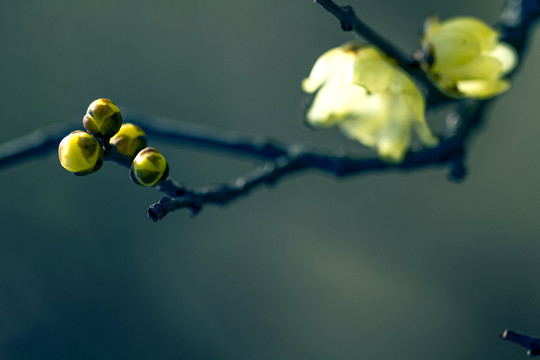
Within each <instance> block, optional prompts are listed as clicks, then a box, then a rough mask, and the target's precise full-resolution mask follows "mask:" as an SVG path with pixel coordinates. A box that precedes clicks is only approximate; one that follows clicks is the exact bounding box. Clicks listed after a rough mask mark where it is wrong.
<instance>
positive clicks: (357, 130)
mask: <svg viewBox="0 0 540 360" xmlns="http://www.w3.org/2000/svg"><path fill="white" fill-rule="evenodd" d="M302 87H303V89H304V91H306V92H308V93H314V92H317V93H316V95H315V98H314V99H313V103H312V105H311V107H310V109H309V110H308V112H307V114H306V120H307V122H308V124H309V125H311V126H314V127H330V126H333V125H337V126H338V127H339V128H340V129H341V131H342V132H343V133H344V134H345V135H347V136H348V137H350V138H352V139H354V140H357V141H359V142H360V143H362V144H364V145H366V146H369V147H372V148H374V149H376V150H377V152H378V154H379V157H380V158H381V159H383V160H385V161H387V162H392V163H400V162H401V161H403V158H404V157H405V154H406V153H407V150H408V148H409V146H410V143H411V138H412V133H413V130H414V132H415V133H416V135H417V136H418V137H419V138H420V140H421V141H422V142H423V143H424V144H425V145H427V146H436V145H437V143H438V141H437V139H436V138H435V137H434V136H433V135H432V134H431V131H430V130H429V128H428V126H427V123H426V119H425V114H424V113H425V107H426V104H425V99H424V96H423V95H422V93H421V92H420V90H419V89H418V88H417V87H416V85H415V83H414V82H413V81H412V80H411V79H410V78H409V76H408V75H407V74H406V73H405V72H404V71H402V70H401V69H400V68H398V67H396V66H395V65H393V64H392V63H391V62H390V61H389V60H388V59H387V58H386V57H385V56H384V55H383V54H382V53H381V52H380V51H379V50H377V49H376V48H374V47H372V46H363V45H362V44H361V43H359V42H358V41H351V42H348V43H345V44H344V45H342V46H340V47H337V48H334V49H331V50H329V51H327V52H325V53H324V54H323V55H322V56H321V57H319V59H317V61H316V62H315V65H314V66H313V69H312V70H311V73H310V75H309V78H306V79H304V81H303V83H302Z"/></svg>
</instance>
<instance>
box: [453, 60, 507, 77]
mask: <svg viewBox="0 0 540 360" xmlns="http://www.w3.org/2000/svg"><path fill="white" fill-rule="evenodd" d="M502 69H503V68H502V64H501V62H500V61H499V60H497V59H496V58H494V57H491V56H477V57H476V58H474V59H472V60H471V61H469V62H468V63H466V64H463V65H460V66H454V67H448V68H446V69H445V70H446V71H445V72H444V74H445V75H446V76H447V77H449V78H450V79H452V80H453V81H459V80H474V79H498V78H500V77H501V75H502Z"/></svg>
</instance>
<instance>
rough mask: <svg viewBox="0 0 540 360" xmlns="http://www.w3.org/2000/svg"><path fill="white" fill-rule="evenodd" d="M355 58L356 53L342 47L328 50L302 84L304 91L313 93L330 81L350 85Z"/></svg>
mask: <svg viewBox="0 0 540 360" xmlns="http://www.w3.org/2000/svg"><path fill="white" fill-rule="evenodd" d="M354 56H355V54H354V52H346V51H344V50H343V48H342V47H337V48H334V49H331V50H328V51H327V52H325V53H324V54H322V55H321V56H320V57H319V58H318V59H317V61H316V62H315V65H314V66H313V69H312V70H311V73H310V74H309V77H308V78H306V79H304V81H303V82H302V88H303V90H304V91H305V92H307V93H313V92H315V91H317V89H318V88H320V87H321V86H322V85H323V84H324V83H325V82H327V81H329V80H332V81H339V82H342V83H346V82H349V83H350V82H351V76H352V66H353V63H354ZM347 78H348V79H347Z"/></svg>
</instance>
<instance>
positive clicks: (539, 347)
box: [501, 329, 540, 356]
mask: <svg viewBox="0 0 540 360" xmlns="http://www.w3.org/2000/svg"><path fill="white" fill-rule="evenodd" d="M501 338H502V339H503V340H507V341H510V342H513V343H514V344H518V345H519V346H523V347H524V348H525V349H527V355H529V356H536V355H540V338H537V337H532V336H529V335H525V334H520V333H518V332H515V331H512V330H509V329H506V330H504V332H503V333H502V334H501Z"/></svg>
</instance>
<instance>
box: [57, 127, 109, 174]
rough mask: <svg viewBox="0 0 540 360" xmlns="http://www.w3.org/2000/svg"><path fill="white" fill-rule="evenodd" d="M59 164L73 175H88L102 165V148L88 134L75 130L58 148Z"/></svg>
mask: <svg viewBox="0 0 540 360" xmlns="http://www.w3.org/2000/svg"><path fill="white" fill-rule="evenodd" d="M58 158H59V159H60V164H62V166H63V167H64V168H65V169H66V170H67V171H70V172H72V173H74V174H75V175H88V174H90V173H93V172H94V171H97V170H98V169H99V168H100V167H101V164H103V148H102V147H101V144H100V143H99V142H98V141H97V140H96V139H95V138H94V137H93V136H92V135H90V134H88V133H86V132H84V131H80V130H76V131H73V132H72V133H71V134H69V135H68V136H66V137H65V138H63V139H62V141H61V142H60V145H59V146H58Z"/></svg>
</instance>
